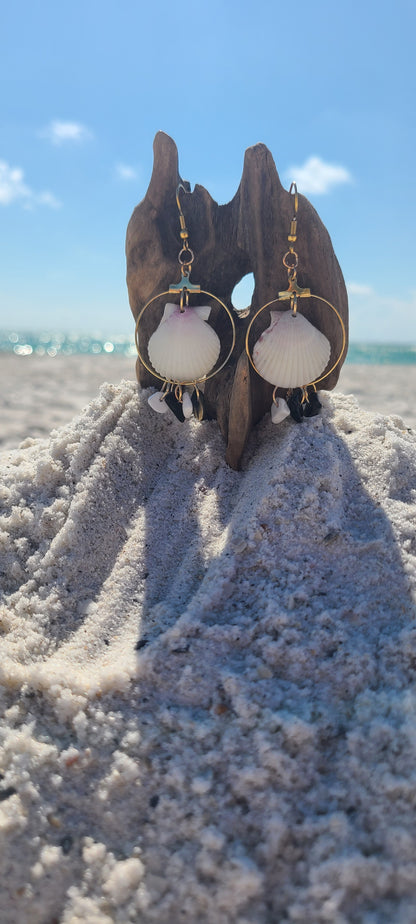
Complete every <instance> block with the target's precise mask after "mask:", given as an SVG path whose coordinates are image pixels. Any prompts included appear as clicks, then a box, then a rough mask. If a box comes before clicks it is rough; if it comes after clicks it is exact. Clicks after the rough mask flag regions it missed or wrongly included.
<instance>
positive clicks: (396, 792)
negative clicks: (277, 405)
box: [0, 382, 416, 924]
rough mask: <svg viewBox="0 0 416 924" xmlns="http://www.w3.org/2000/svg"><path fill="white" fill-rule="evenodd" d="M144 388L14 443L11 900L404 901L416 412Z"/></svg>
mask: <svg viewBox="0 0 416 924" xmlns="http://www.w3.org/2000/svg"><path fill="white" fill-rule="evenodd" d="M149 394H150V392H142V393H140V392H139V389H138V387H137V386H136V385H135V384H133V383H132V382H122V383H121V384H120V385H117V386H116V385H106V386H103V388H102V389H101V392H100V395H99V397H98V398H96V399H95V400H93V401H92V402H91V403H90V404H89V405H88V406H87V408H86V410H85V411H84V412H83V413H82V414H81V415H80V416H78V417H76V418H74V419H73V420H72V422H71V423H69V424H66V425H65V426H63V427H62V428H61V429H58V430H55V431H53V432H52V433H51V435H50V436H49V437H47V438H45V439H27V440H26V441H25V442H24V443H23V444H22V445H21V446H20V448H19V449H16V450H14V451H12V452H10V453H3V454H2V456H1V479H0V498H1V517H0V548H1V569H2V575H1V586H2V598H1V609H0V613H1V615H0V627H1V634H2V638H1V651H2V656H1V663H0V672H1V674H0V676H1V682H2V702H1V706H2V708H1V715H2V717H3V718H2V722H1V756H0V761H1V766H0V770H1V773H2V777H1V779H0V800H1V801H0V838H1V849H0V883H1V885H0V921H1V924H52V922H62V924H81V922H86V924H111V922H119V924H126V922H129V921H131V922H140V924H142V922H143V924H179V922H183V921H186V922H192V924H193V922H198V924H306V922H308V924H327V922H330V924H392V922H394V924H411V922H413V924H414V922H415V921H416V812H415V805H416V770H415V767H416V724H415V701H416V695H415V686H414V675H415V665H416V620H415V600H416V538H415V514H416V438H415V435H414V433H412V432H410V431H409V430H408V429H407V428H406V426H405V424H404V423H403V421H402V420H401V418H400V417H397V416H396V417H395V416H393V417H387V416H383V415H381V414H376V415H373V414H369V413H366V412H365V411H363V410H361V409H360V408H359V407H358V405H357V404H356V402H355V400H354V399H353V398H352V397H345V396H343V395H341V394H332V395H331V396H329V395H328V394H326V393H323V397H322V400H323V404H324V407H323V409H322V412H321V414H320V416H318V417H314V418H311V419H309V420H308V421H304V422H303V423H302V424H301V425H296V424H295V423H294V422H293V421H292V420H290V419H289V420H286V421H284V422H283V423H282V424H281V425H280V426H278V427H274V426H273V425H272V424H271V423H270V418H269V417H268V416H267V417H266V418H265V419H264V421H262V423H261V424H260V425H259V426H258V427H257V428H256V430H255V431H254V432H253V433H252V434H251V437H250V442H249V445H248V450H247V452H246V455H245V457H244V459H243V470H242V471H241V472H234V471H231V470H230V469H229V468H227V466H226V465H225V462H224V445H223V441H222V438H221V435H220V432H219V429H218V426H217V424H216V423H215V422H214V423H203V424H198V423H196V422H194V421H191V422H189V423H188V422H187V423H185V424H183V425H181V424H179V423H178V422H177V421H176V420H175V419H174V418H173V417H172V416H171V415H170V414H166V415H155V414H153V413H152V411H151V409H150V408H149V407H148V404H147V398H148V395H149Z"/></svg>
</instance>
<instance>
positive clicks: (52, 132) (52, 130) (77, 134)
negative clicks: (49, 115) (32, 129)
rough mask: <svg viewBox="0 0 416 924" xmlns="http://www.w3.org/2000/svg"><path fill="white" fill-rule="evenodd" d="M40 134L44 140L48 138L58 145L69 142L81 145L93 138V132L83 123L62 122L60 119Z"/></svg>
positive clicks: (51, 123)
mask: <svg viewBox="0 0 416 924" xmlns="http://www.w3.org/2000/svg"><path fill="white" fill-rule="evenodd" d="M40 134H41V136H42V138H47V139H48V141H51V142H52V144H56V145H59V144H65V143H66V142H68V141H69V142H75V143H77V144H79V143H80V142H83V141H88V140H89V139H90V138H92V132H90V130H89V128H86V126H85V125H82V124H81V122H62V121H59V120H58V119H55V120H54V121H52V122H50V123H49V125H47V126H46V128H45V129H43V131H42V132H41V133H40Z"/></svg>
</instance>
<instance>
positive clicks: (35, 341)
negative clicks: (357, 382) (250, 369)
mask: <svg viewBox="0 0 416 924" xmlns="http://www.w3.org/2000/svg"><path fill="white" fill-rule="evenodd" d="M0 353H14V354H15V355H17V356H32V355H35V356H50V357H53V356H73V355H75V356H76V355H82V354H84V355H85V354H89V355H96V356H97V355H100V354H101V355H104V356H105V355H111V354H112V355H119V356H134V355H135V354H136V347H135V343H134V335H133V334H131V335H129V334H114V335H113V336H110V335H105V336H103V335H101V334H99V333H95V332H92V333H83V334H77V333H63V332H62V331H51V330H45V331H41V332H39V331H37V332H36V333H34V332H33V331H32V332H31V331H29V330H24V331H16V330H0ZM346 361H347V362H348V363H378V364H381V365H384V364H386V363H397V364H398V365H414V364H416V344H415V345H412V344H395V343H351V344H350V346H349V350H348V355H347V360H346Z"/></svg>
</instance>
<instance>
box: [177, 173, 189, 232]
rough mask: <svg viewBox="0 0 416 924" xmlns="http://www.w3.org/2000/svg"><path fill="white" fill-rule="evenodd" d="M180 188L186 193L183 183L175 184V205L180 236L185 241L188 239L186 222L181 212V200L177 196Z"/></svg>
mask: <svg viewBox="0 0 416 924" xmlns="http://www.w3.org/2000/svg"><path fill="white" fill-rule="evenodd" d="M181 189H182V190H183V192H184V193H187V192H188V190H187V189H185V186H184V185H183V183H178V185H177V187H176V205H177V206H178V212H179V221H180V224H181V238H182V240H183V241H187V240H188V231H187V228H186V223H185V215H184V214H183V211H182V206H181V200H180V198H179V193H180V191H181Z"/></svg>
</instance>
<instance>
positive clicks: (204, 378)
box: [134, 287, 235, 386]
mask: <svg viewBox="0 0 416 924" xmlns="http://www.w3.org/2000/svg"><path fill="white" fill-rule="evenodd" d="M198 294H201V295H208V297H209V298H211V299H213V300H214V301H215V302H218V304H219V305H221V307H222V308H224V311H225V312H226V313H227V315H228V319H229V321H230V322H231V330H232V343H231V347H230V349H229V351H228V353H227V356H226V357H225V359H224V361H223V362H222V363H221V365H220V366H218V369H215V368H214V371H213V372H210V373H209V374H208V375H203V376H201V377H200V378H199V379H192V381H191V382H178V380H177V379H169V378H166V377H165V376H163V375H159V373H158V372H156V371H155V370H154V369H153V368H152V367H151V366H150V365H149V364H148V363H147V362H146V360H145V359H143V356H142V354H141V352H140V347H139V324H140V321H141V319H142V317H143V315H144V313H145V311H146V309H147V308H149V306H150V305H152V304H153V302H155V301H156V300H157V299H158V298H164V296H165V295H172V291H171V290H168V291H167V292H159V293H158V294H157V295H154V296H153V298H150V299H149V301H148V302H146V304H145V305H144V306H143V308H142V310H141V311H140V313H139V315H138V318H137V321H136V328H135V331H134V339H135V342H136V349H137V352H138V355H139V359H140V362H142V363H143V365H144V367H145V369H147V371H148V372H150V374H151V375H154V376H155V378H156V379H159V381H160V382H168V384H170V385H182V386H186V385H196V384H197V383H198V382H207V381H208V379H212V378H213V377H214V375H217V374H218V372H221V369H223V368H224V366H226V365H227V363H228V360H229V359H230V356H231V353H232V352H233V349H234V346H235V324H234V319H233V316H232V314H231V311H230V309H229V308H227V305H225V304H224V302H222V301H221V299H220V298H218V297H217V296H216V295H212V292H206V291H205V290H204V289H199V287H198Z"/></svg>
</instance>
